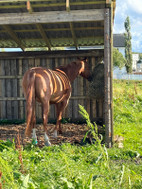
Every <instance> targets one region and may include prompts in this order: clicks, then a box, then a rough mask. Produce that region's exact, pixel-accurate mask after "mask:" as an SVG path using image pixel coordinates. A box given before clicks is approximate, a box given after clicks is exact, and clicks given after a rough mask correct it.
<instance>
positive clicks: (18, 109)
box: [0, 56, 104, 121]
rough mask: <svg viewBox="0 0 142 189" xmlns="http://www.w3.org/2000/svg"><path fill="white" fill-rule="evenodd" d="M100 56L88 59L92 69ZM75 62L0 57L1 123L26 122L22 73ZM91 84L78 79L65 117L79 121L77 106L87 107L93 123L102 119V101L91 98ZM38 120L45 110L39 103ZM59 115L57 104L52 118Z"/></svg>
mask: <svg viewBox="0 0 142 189" xmlns="http://www.w3.org/2000/svg"><path fill="white" fill-rule="evenodd" d="M98 58H99V57H97V56H90V57H89V65H90V69H93V68H94V66H95V65H97V63H98ZM74 60H76V58H75V57H73V56H65V57H64V56H58V57H57V56H56V57H54V56H51V57H49V56H43V57H42V56H41V57H40V56H39V57H38V56H35V57H34V56H32V57H31V56H30V57H25V56H24V57H22V56H19V57H15V58H14V57H13V58H12V57H11V58H9V57H7V58H6V57H4V58H1V57H0V120H7V119H8V120H23V119H25V104H26V102H25V99H24V96H23V92H22V77H23V74H24V73H25V72H26V70H28V69H29V68H31V67H34V66H42V67H46V68H50V69H53V68H54V67H58V66H60V65H66V64H68V63H70V62H71V61H74ZM88 89H89V83H88V81H87V80H85V79H83V78H82V77H81V76H78V77H77V78H76V80H75V81H74V82H73V84H72V96H71V99H70V101H69V104H68V107H67V108H66V111H65V113H64V118H70V119H71V120H73V121H75V120H80V119H81V115H80V114H79V112H78V111H79V108H78V104H81V105H83V106H84V107H85V109H86V110H87V112H88V113H89V114H90V118H91V120H95V119H97V120H102V119H103V117H104V115H103V114H104V112H103V106H104V105H103V99H100V100H96V99H91V98H90V97H89V95H88ZM36 117H37V119H42V107H41V105H40V104H39V103H36ZM55 118H56V112H55V108H54V105H51V106H50V114H49V119H50V120H51V119H52V120H54V119H55Z"/></svg>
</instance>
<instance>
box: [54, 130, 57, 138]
mask: <svg viewBox="0 0 142 189" xmlns="http://www.w3.org/2000/svg"><path fill="white" fill-rule="evenodd" d="M53 137H55V138H57V130H55V131H54V132H53Z"/></svg>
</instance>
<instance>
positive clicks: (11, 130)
mask: <svg viewBox="0 0 142 189" xmlns="http://www.w3.org/2000/svg"><path fill="white" fill-rule="evenodd" d="M25 127H26V124H21V125H14V124H13V125H0V140H10V141H13V139H14V140H15V141H16V140H17V136H18V133H20V143H21V145H23V146H25V145H26V144H29V143H31V138H27V137H25V134H24V133H25ZM54 127H55V125H54V124H48V127H47V129H48V136H49V138H50V142H51V144H52V145H59V144H61V143H71V144H80V143H81V141H82V139H83V137H84V136H85V134H86V132H87V127H86V125H85V124H82V125H78V124H72V123H67V124H62V134H59V135H58V137H57V138H54V137H53V129H54ZM36 134H37V137H38V146H39V147H42V146H44V131H43V126H42V124H38V125H36Z"/></svg>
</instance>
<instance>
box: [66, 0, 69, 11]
mask: <svg viewBox="0 0 142 189" xmlns="http://www.w3.org/2000/svg"><path fill="white" fill-rule="evenodd" d="M66 11H70V0H66Z"/></svg>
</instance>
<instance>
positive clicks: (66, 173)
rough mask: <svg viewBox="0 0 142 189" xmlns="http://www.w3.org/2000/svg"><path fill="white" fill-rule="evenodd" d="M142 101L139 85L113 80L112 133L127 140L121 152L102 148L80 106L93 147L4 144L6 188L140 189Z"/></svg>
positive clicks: (0, 148)
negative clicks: (17, 145) (39, 146)
mask: <svg viewBox="0 0 142 189" xmlns="http://www.w3.org/2000/svg"><path fill="white" fill-rule="evenodd" d="M128 89H129V92H128ZM141 103H142V101H141V83H137V84H136V86H135V84H134V83H131V82H130V83H127V82H124V81H114V131H115V134H117V135H122V136H123V137H124V139H125V140H124V148H122V149H119V148H117V146H116V145H115V144H114V147H113V148H111V149H106V148H105V145H102V144H101V141H102V137H101V136H100V135H99V134H98V131H97V126H96V124H95V123H91V121H90V119H89V115H88V113H87V112H86V110H85V109H84V108H83V107H82V106H80V113H81V115H82V116H83V117H84V118H85V119H86V122H87V127H88V132H87V133H86V136H87V135H88V134H89V135H90V136H91V137H92V140H93V143H92V144H91V145H90V144H86V145H84V146H77V145H71V144H68V143H65V144H62V145H59V146H56V145H55V146H50V147H44V148H42V149H40V148H38V147H35V146H33V145H31V146H26V147H25V148H22V147H21V148H20V151H19V150H18V149H17V148H16V147H15V142H14V141H12V142H10V141H6V142H4V141H0V172H1V173H2V177H1V183H2V188H4V189H13V188H14V189H17V188H18V189H25V188H27V189H36V188H37V189H39V188H40V189H59V188H61V189H102V188H105V189H112V188H115V189H129V188H132V189H140V188H141V186H142V176H141V175H142V160H141V154H142V150H141V144H142V143H141V138H142V133H141V123H142V122H141V115H140V114H141ZM135 132H136V133H135ZM86 136H85V137H86ZM137 143H138V144H137ZM19 153H20V156H19ZM139 154H140V155H139ZM19 157H20V158H19ZM21 158H22V159H21ZM21 162H22V166H23V170H24V171H23V170H21Z"/></svg>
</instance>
